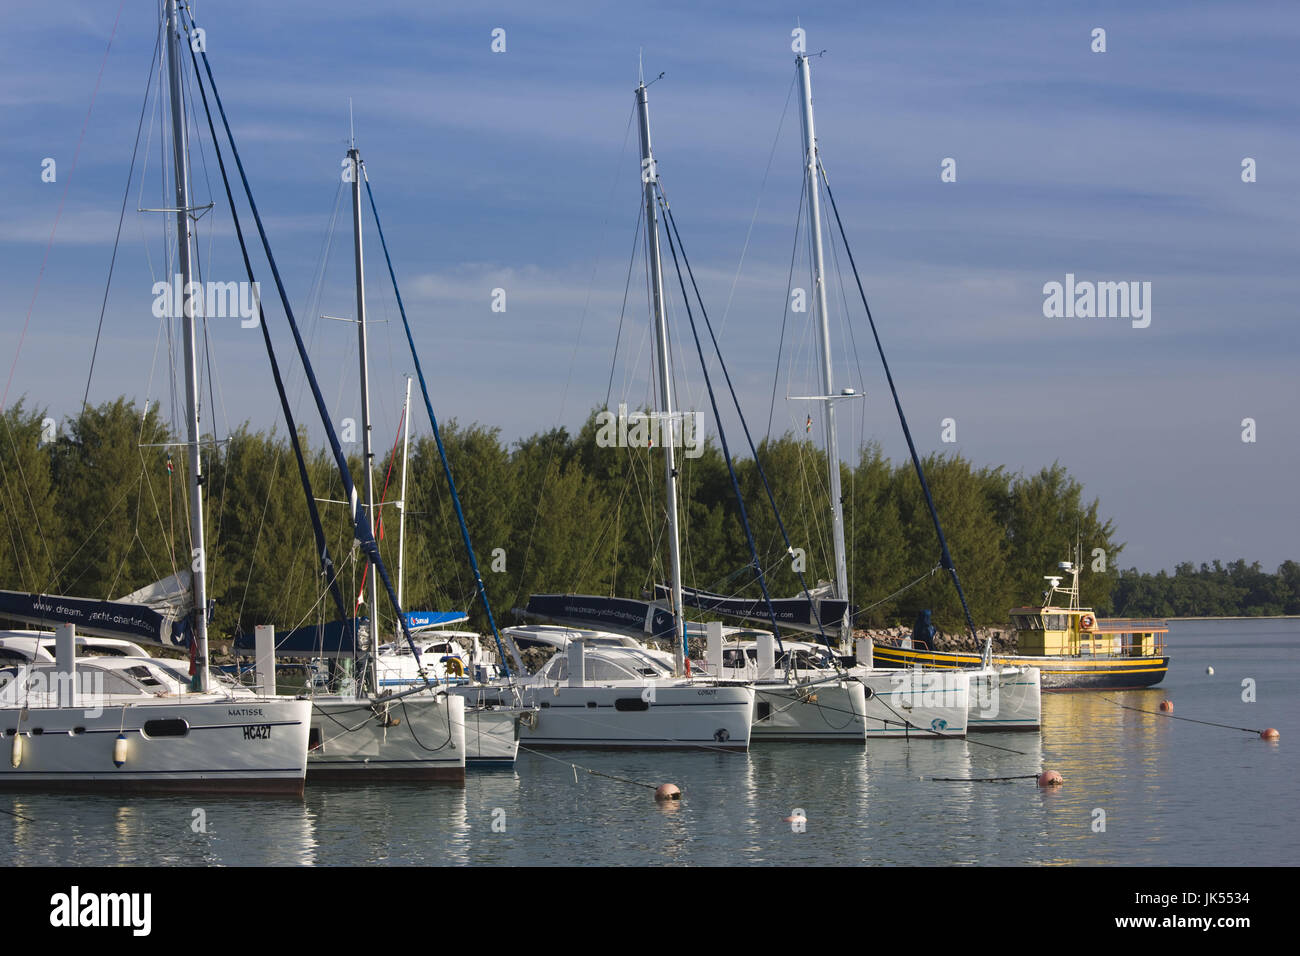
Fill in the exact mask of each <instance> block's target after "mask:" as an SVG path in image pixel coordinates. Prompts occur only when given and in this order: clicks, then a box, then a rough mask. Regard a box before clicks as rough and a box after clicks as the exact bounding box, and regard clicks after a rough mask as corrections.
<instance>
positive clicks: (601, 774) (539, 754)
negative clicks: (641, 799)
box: [519, 744, 659, 790]
mask: <svg viewBox="0 0 1300 956" xmlns="http://www.w3.org/2000/svg"><path fill="white" fill-rule="evenodd" d="M519 749H520V750H523V751H525V752H526V753H530V754H532V755H533V756H535V757H545V758H546V759H547V760H554V761H555V762H556V763H562V764H564V765H566V766H568V767H572V768H573V782H574V783H577V782H578V771H579V770H582V771H584V772H585V773H589V774H591V775H592V776H594V777H606V778H608V779H610V780H617V781H618V782H619V783H630V784H632V785H633V786H636V787H645V788H646V789H648V790H658V789H659V785H658V784H654V783H644V782H643V781H640V780H629V779H628V778H627V777H618V776H615V775H614V774H612V773H605V772H604V771H602V770H593V769H592V768H591V767H584V766H582V764H577V763H574V762H573V761H572V760H561V759H560V758H559V757H554V756H552V755H551V754H548V753H542V752H541V751H540V750H533V749H532V748H531V747H525V746H524V745H523V744H520V745H519Z"/></svg>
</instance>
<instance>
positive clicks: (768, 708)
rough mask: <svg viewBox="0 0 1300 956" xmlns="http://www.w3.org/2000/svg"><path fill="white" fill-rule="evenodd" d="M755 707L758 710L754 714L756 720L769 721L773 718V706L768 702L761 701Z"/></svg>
mask: <svg viewBox="0 0 1300 956" xmlns="http://www.w3.org/2000/svg"><path fill="white" fill-rule="evenodd" d="M754 706H755V708H756V710H755V712H754V719H755V720H767V718H769V717H771V716H772V705H771V704H769V703H768V702H767V701H765V700H760V701H759V702H758V703H757V704H755V705H754Z"/></svg>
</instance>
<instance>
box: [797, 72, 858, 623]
mask: <svg viewBox="0 0 1300 956" xmlns="http://www.w3.org/2000/svg"><path fill="white" fill-rule="evenodd" d="M796 62H797V63H798V65H799V91H800V93H801V94H802V96H801V101H802V103H803V146H804V170H805V172H806V174H807V177H808V227H809V228H810V229H811V230H812V240H813V285H814V286H815V292H816V296H815V297H814V301H815V302H816V308H817V337H818V341H819V343H820V345H821V368H822V382H821V385H822V394H821V400H822V402H823V404H824V405H825V412H824V414H823V419H822V421H823V428H824V433H825V441H826V465H827V470H828V472H829V478H830V491H831V537H832V539H833V541H834V546H835V597H837V598H839V599H840V600H841V601H847V600H848V599H849V574H848V562H847V559H846V557H845V548H844V500H843V495H842V492H841V491H840V450H839V441H838V439H837V436H836V433H835V399H836V397H837V396H836V395H835V391H834V383H833V381H832V377H831V333H830V324H829V321H828V319H827V314H826V268H825V262H824V261H823V259H822V209H821V195H820V190H819V188H818V185H819V183H818V177H817V133H816V130H815V129H814V127H813V106H812V80H811V79H810V78H809V75H808V56H807V55H806V54H804V55H801V56H799V57H797V58H796ZM848 639H849V624H848V614H847V612H846V613H845V616H844V618H843V619H842V620H841V621H840V643H841V644H847V643H848Z"/></svg>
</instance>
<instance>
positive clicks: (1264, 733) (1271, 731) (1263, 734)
mask: <svg viewBox="0 0 1300 956" xmlns="http://www.w3.org/2000/svg"><path fill="white" fill-rule="evenodd" d="M1281 736H1282V735H1281V734H1279V733H1278V732H1277V728H1276V727H1266V728H1264V729H1263V730H1261V731H1260V732H1259V739H1260V740H1277V739H1278V738H1279V737H1281Z"/></svg>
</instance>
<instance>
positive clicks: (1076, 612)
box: [874, 561, 1169, 690]
mask: <svg viewBox="0 0 1300 956" xmlns="http://www.w3.org/2000/svg"><path fill="white" fill-rule="evenodd" d="M1058 568H1059V569H1060V571H1061V572H1062V573H1061V574H1057V575H1048V576H1046V580H1047V581H1048V583H1049V585H1050V587H1049V588H1048V590H1047V591H1046V592H1045V595H1044V598H1043V604H1042V606H1041V607H1018V608H1013V609H1012V611H1011V626H1012V627H1013V628H1014V629H1015V632H1016V653H1015V654H1010V655H1007V654H994V655H993V660H992V662H993V664H994V665H995V666H1012V667H1037V668H1038V669H1039V670H1040V671H1041V672H1042V685H1043V690H1118V689H1133V688H1142V687H1151V686H1152V685H1154V684H1158V683H1160V681H1162V680H1164V677H1165V674H1166V673H1168V671H1169V657H1168V656H1167V655H1166V653H1165V639H1166V635H1167V634H1168V633H1169V625H1168V623H1167V622H1165V621H1163V620H1158V619H1154V618H1109V619H1106V620H1103V619H1101V618H1099V617H1098V616H1097V615H1096V614H1095V613H1094V612H1093V610H1092V608H1087V607H1080V606H1079V568H1078V565H1076V564H1073V563H1071V562H1069V561H1062V562H1061V563H1060V564H1059V565H1058ZM1066 575H1069V576H1070V581H1071V583H1070V586H1069V587H1062V586H1061V581H1062V580H1063V578H1064V577H1065V576H1066ZM1058 595H1059V596H1061V597H1063V598H1064V599H1065V602H1064V603H1065V606H1059V605H1057V604H1056V603H1054V601H1055V600H1056V599H1057V596H1058ZM874 654H875V663H876V665H877V666H881V667H916V666H921V667H939V668H946V669H956V668H968V667H979V666H981V663H982V660H981V655H980V654H978V653H969V652H966V653H962V652H945V651H936V650H933V649H931V648H929V647H927V646H925V642H924V641H922V640H916V639H913V638H909V639H906V640H904V641H903V642H902V646H898V647H894V646H890V645H877V646H876V647H875V648H874Z"/></svg>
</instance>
